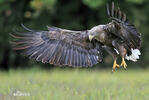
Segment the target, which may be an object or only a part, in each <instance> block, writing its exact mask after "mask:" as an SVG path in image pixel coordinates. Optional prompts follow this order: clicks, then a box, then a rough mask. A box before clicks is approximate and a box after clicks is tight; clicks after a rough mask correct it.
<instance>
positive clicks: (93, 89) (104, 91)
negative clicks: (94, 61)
mask: <svg viewBox="0 0 149 100" xmlns="http://www.w3.org/2000/svg"><path fill="white" fill-rule="evenodd" d="M15 95H16V96H15ZM21 95H22V96H21ZM0 100H149V70H141V69H138V70H132V69H129V70H127V71H125V70H117V71H116V72H115V73H111V70H90V69H81V70H79V69H73V70H70V69H69V70H68V69H54V70H41V69H38V68H37V69H35V68H34V69H28V70H10V71H9V72H3V71H1V72H0Z"/></svg>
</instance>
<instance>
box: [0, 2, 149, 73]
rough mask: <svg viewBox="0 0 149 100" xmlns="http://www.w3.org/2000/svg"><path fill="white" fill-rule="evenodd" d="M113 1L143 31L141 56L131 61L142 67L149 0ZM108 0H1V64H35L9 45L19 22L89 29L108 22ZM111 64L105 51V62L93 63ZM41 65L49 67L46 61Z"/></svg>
mask: <svg viewBox="0 0 149 100" xmlns="http://www.w3.org/2000/svg"><path fill="white" fill-rule="evenodd" d="M113 1H114V2H115V3H116V5H117V6H120V8H121V10H123V11H124V12H125V13H126V14H127V16H128V18H129V20H130V21H131V22H132V23H134V25H135V26H136V27H137V29H138V30H139V32H140V33H142V40H143V43H142V49H141V51H142V55H141V59H140V60H139V62H137V63H132V62H131V63H132V64H131V65H132V68H133V66H135V67H140V65H141V68H145V67H147V65H148V64H149V62H148V59H149V56H148V55H149V52H148V51H149V45H148V43H149V39H148V38H149V34H148V32H149V28H148V26H149V6H148V5H149V0H113ZM111 2H112V1H110V0H0V68H2V69H6V70H8V69H9V68H18V66H19V67H23V66H24V67H26V65H34V64H36V63H34V61H30V62H29V60H28V59H27V58H26V57H22V56H20V54H18V53H17V52H14V51H12V49H11V45H10V43H9V40H10V35H9V33H12V32H13V30H20V31H21V30H22V28H21V23H23V24H24V25H25V26H27V27H30V28H32V29H36V30H46V26H47V25H49V26H57V27H61V28H66V29H72V30H85V29H90V28H92V27H93V26H95V25H98V24H106V23H108V22H109V20H108V18H107V16H106V13H105V10H106V9H105V5H106V4H107V3H111ZM22 31H23V30H22ZM38 64H41V63H38ZM110 64H112V58H111V57H110V56H109V55H107V53H105V54H104V63H101V64H98V65H96V66H95V67H98V68H102V66H104V68H106V67H109V65H110ZM41 66H47V67H48V68H50V67H52V65H49V64H47V65H43V64H41ZM29 67H30V66H29Z"/></svg>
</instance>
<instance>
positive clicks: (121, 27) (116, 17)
mask: <svg viewBox="0 0 149 100" xmlns="http://www.w3.org/2000/svg"><path fill="white" fill-rule="evenodd" d="M113 12H118V14H117V13H114V14H113ZM107 15H108V17H109V18H111V19H112V21H113V24H114V25H115V26H116V27H115V29H116V30H117V31H114V32H112V33H113V34H115V35H116V36H119V37H120V38H121V39H123V41H124V42H125V43H126V44H127V47H128V48H129V49H130V50H131V48H134V49H136V48H137V49H139V48H140V46H141V36H140V33H139V32H138V31H137V30H136V28H135V26H134V25H132V24H130V23H129V22H128V19H127V17H126V14H125V13H124V12H121V11H120V8H119V7H118V8H117V9H116V8H115V7H114V2H112V5H111V9H110V7H109V5H108V4H107Z"/></svg>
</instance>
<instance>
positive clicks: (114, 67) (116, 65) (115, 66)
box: [112, 60, 120, 72]
mask: <svg viewBox="0 0 149 100" xmlns="http://www.w3.org/2000/svg"><path fill="white" fill-rule="evenodd" d="M119 67H120V65H118V64H117V63H116V60H114V63H113V68H112V72H115V69H116V68H119Z"/></svg>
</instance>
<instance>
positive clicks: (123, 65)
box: [121, 58, 127, 69]
mask: <svg viewBox="0 0 149 100" xmlns="http://www.w3.org/2000/svg"><path fill="white" fill-rule="evenodd" d="M121 66H122V67H123V68H124V69H126V68H127V64H126V62H125V59H124V58H122V63H121Z"/></svg>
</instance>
